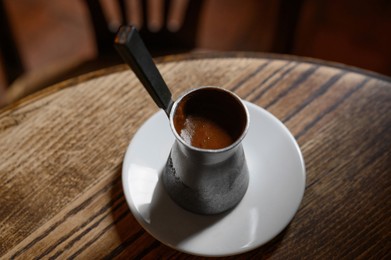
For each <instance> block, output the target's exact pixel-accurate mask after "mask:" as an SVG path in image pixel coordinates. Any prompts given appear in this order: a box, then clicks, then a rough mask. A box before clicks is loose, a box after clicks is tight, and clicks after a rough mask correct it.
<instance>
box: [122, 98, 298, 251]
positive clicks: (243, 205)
mask: <svg viewBox="0 0 391 260" xmlns="http://www.w3.org/2000/svg"><path fill="white" fill-rule="evenodd" d="M245 103H246V106H247V107H248V109H249V113H250V128H249V131H248V134H247V136H246V138H245V139H244V140H243V147H244V151H245V154H246V159H247V164H248V167H249V171H250V184H249V187H248V190H247V193H246V195H245V196H244V198H243V199H242V201H241V202H240V203H239V205H238V206H236V207H235V208H234V209H233V210H231V211H229V212H227V213H224V214H221V215H216V216H202V215H197V214H194V213H191V212H188V211H186V210H183V209H182V208H180V207H179V206H177V205H176V204H175V203H174V202H173V201H172V200H171V199H170V198H169V196H168V195H167V193H166V192H165V190H164V188H163V186H162V182H161V178H160V174H161V172H162V170H163V167H164V165H165V163H166V160H167V157H168V154H169V152H170V149H171V146H172V144H173V142H174V136H173V134H172V132H171V129H170V127H169V121H168V119H167V116H166V115H165V114H164V112H163V111H160V112H158V113H156V114H155V115H153V116H152V117H151V118H150V119H148V120H147V121H146V122H145V123H144V124H143V126H142V127H141V128H140V129H139V130H138V132H137V133H136V134H135V136H134V138H133V140H132V142H131V143H130V145H129V147H128V150H127V151H126V154H125V159H124V163H123V172H122V182H123V188H124V193H125V197H126V200H127V202H128V205H129V207H130V209H131V211H132V213H133V215H134V216H135V218H136V219H137V220H138V222H139V223H140V225H141V226H142V227H143V228H144V229H145V230H146V231H148V232H149V233H150V234H151V235H152V236H154V237H155V238H156V239H158V240H159V241H161V242H162V243H164V244H166V245H168V246H170V247H172V248H175V249H177V250H179V251H183V252H186V253H190V254H194V255H201V256H227V255H234V254H239V253H243V252H247V251H250V250H252V249H254V248H256V247H259V246H261V245H263V244H265V243H266V242H268V241H269V240H271V239H272V238H274V237H275V236H276V235H278V234H279V233H280V232H281V231H282V230H283V229H284V228H285V227H286V226H287V225H288V224H289V222H290V221H291V220H292V218H293V216H294V214H295V213H296V211H297V209H298V207H299V205H300V202H301V199H302V197H303V194H304V188H305V166H304V161H303V157H302V154H301V152H300V148H299V146H298V145H297V143H296V141H295V139H294V138H293V136H292V135H291V133H290V132H289V130H288V129H287V128H286V127H285V126H284V125H283V124H282V123H281V122H280V121H279V120H278V119H277V118H275V117H274V116H273V115H272V114H270V113H269V112H267V111H266V110H264V109H262V108H260V107H258V106H256V105H254V104H251V103H248V102H245Z"/></svg>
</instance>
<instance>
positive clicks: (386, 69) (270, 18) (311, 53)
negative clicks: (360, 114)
mask: <svg viewBox="0 0 391 260" xmlns="http://www.w3.org/2000/svg"><path fill="white" fill-rule="evenodd" d="M102 2H103V4H104V5H105V6H106V8H107V9H106V10H107V11H108V12H107V15H108V17H112V18H113V19H114V20H115V16H116V15H115V14H116V12H115V9H113V7H112V6H111V3H112V2H111V0H102ZM5 4H6V7H7V9H8V12H9V16H10V17H9V18H10V20H11V23H12V27H13V30H14V32H15V38H16V41H17V45H18V47H19V49H20V51H21V55H22V57H23V61H24V63H25V65H26V67H27V70H28V71H29V72H32V73H39V72H40V71H45V70H47V69H48V68H50V69H52V68H57V67H58V68H59V67H61V66H69V64H73V63H77V62H79V61H80V60H83V59H86V58H88V57H92V56H94V54H95V47H94V43H93V39H92V37H93V36H92V32H91V27H90V26H91V25H90V24H89V20H88V19H87V18H86V10H85V9H84V6H83V5H82V4H81V3H80V1H78V0H55V1H50V0H17V1H13V0H5ZM279 4H280V2H279V1H277V0H241V1H239V0H209V1H206V4H205V6H204V7H205V8H204V12H203V14H202V22H201V27H200V31H199V38H198V41H197V50H202V51H210V50H218V51H256V52H271V51H272V50H273V44H274V43H273V36H274V32H275V29H276V21H277V10H278V6H279ZM292 54H294V55H299V56H307V57H313V58H319V59H324V60H329V61H335V62H340V63H344V64H348V65H353V66H357V67H360V68H364V69H368V70H372V71H375V72H378V73H381V74H385V75H388V76H391V1H389V0H374V1H369V0H367V1H364V0H307V1H304V3H303V7H302V9H301V11H300V14H299V22H298V28H297V31H296V34H295V40H294V43H293V49H292ZM1 66H3V65H1ZM4 91H5V83H4V75H0V95H1V93H2V92H4Z"/></svg>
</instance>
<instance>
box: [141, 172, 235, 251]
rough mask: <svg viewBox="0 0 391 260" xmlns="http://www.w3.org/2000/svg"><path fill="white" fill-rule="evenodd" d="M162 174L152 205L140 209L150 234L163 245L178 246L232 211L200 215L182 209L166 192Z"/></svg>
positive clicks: (145, 205) (142, 206)
mask: <svg viewBox="0 0 391 260" xmlns="http://www.w3.org/2000/svg"><path fill="white" fill-rule="evenodd" d="M161 176H162V173H160V174H159V179H158V182H157V184H156V187H155V190H154V192H153V196H152V199H151V203H149V204H144V205H141V206H140V207H139V211H140V213H141V215H143V217H144V219H145V222H147V223H146V225H148V226H149V229H150V230H149V231H150V233H151V234H152V235H153V236H155V237H156V238H157V239H158V240H160V241H161V242H162V243H164V244H167V245H169V246H177V245H179V244H181V243H184V242H186V240H187V239H190V238H191V237H192V236H194V235H196V234H199V233H201V232H202V231H204V230H205V229H208V228H210V227H212V226H213V225H214V224H215V223H217V222H218V221H220V220H221V219H223V218H224V217H225V216H226V215H227V214H229V212H230V211H227V212H223V213H221V214H217V215H199V214H195V213H192V212H190V211H187V210H185V209H182V208H181V207H180V206H178V205H177V204H176V203H175V202H174V201H173V200H172V199H171V198H170V196H169V195H168V193H167V192H166V190H165V188H164V186H163V181H162V178H161Z"/></svg>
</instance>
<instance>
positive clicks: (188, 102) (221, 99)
mask: <svg viewBox="0 0 391 260" xmlns="http://www.w3.org/2000/svg"><path fill="white" fill-rule="evenodd" d="M246 123H247V117H246V112H245V110H244V108H243V106H242V104H241V103H240V101H239V100H238V99H237V97H235V96H234V95H232V94H231V93H228V92H226V91H224V90H222V89H217V88H202V89H198V90H197V91H194V92H191V93H189V94H188V95H186V96H185V97H184V98H183V99H182V100H181V101H180V102H179V104H178V106H177V108H176V111H175V114H174V126H175V130H176V132H177V133H178V134H179V135H180V136H181V138H182V139H183V141H184V142H185V143H187V144H189V145H191V146H194V147H198V148H202V149H222V148H225V147H228V146H230V145H231V144H233V143H234V142H235V141H236V140H237V139H238V138H239V137H240V136H241V134H242V133H243V131H244V129H245V127H246Z"/></svg>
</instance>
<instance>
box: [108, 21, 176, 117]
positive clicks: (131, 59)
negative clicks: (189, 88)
mask: <svg viewBox="0 0 391 260" xmlns="http://www.w3.org/2000/svg"><path fill="white" fill-rule="evenodd" d="M114 46H115V48H116V50H117V52H118V53H119V55H120V56H121V57H122V59H123V60H124V61H125V62H126V63H127V64H128V65H129V66H130V67H131V68H132V70H133V71H134V73H135V74H136V76H137V77H138V79H139V80H140V81H141V83H142V84H143V86H144V87H145V89H146V90H147V91H148V93H149V94H150V95H151V97H152V98H153V100H154V101H155V103H156V104H157V105H158V107H160V108H162V109H163V110H164V111H165V112H166V114H167V115H168V116H169V114H170V110H171V106H172V103H173V101H172V98H171V96H172V95H171V92H170V90H169V89H168V87H167V85H166V83H165V82H164V80H163V78H162V76H161V75H160V72H159V71H158V69H157V67H156V65H155V63H154V62H153V60H152V57H151V54H150V53H149V52H148V50H147V48H146V47H145V45H144V42H143V41H142V40H141V37H140V35H139V34H138V32H137V30H136V28H135V27H133V26H121V27H120V28H119V31H118V33H117V35H116V37H115V40H114Z"/></svg>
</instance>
